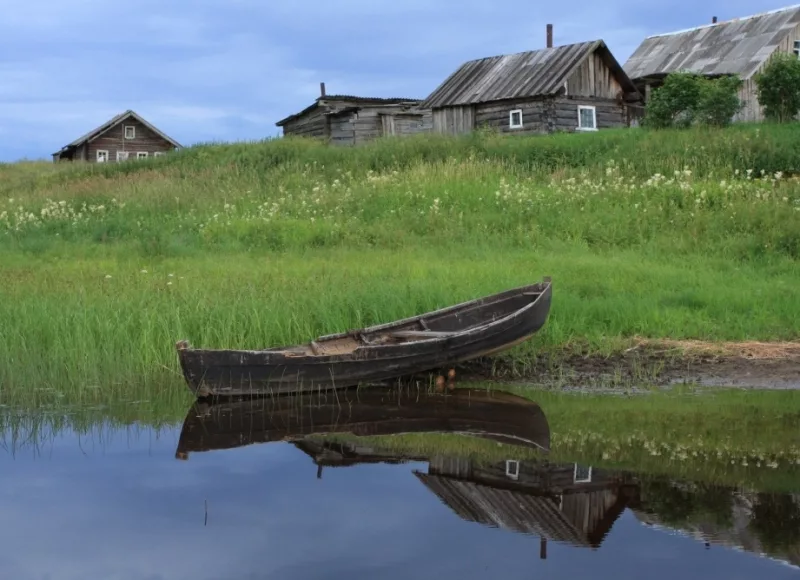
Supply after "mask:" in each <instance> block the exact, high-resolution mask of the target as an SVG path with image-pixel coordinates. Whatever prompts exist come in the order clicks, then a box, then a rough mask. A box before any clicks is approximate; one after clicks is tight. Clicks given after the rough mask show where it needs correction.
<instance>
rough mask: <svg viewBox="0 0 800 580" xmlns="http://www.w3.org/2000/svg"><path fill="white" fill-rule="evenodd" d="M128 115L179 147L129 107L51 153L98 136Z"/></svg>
mask: <svg viewBox="0 0 800 580" xmlns="http://www.w3.org/2000/svg"><path fill="white" fill-rule="evenodd" d="M128 117H133V118H134V119H136V120H137V121H139V122H140V123H141V124H142V125H144V126H145V127H147V128H148V129H150V130H151V131H152V132H153V133H155V134H156V135H158V136H159V137H161V138H162V139H165V140H167V141H169V142H170V143H172V144H173V145H174V146H175V147H178V148H180V147H181V144H180V143H178V142H177V141H175V139H173V138H172V137H170V136H168V135H166V134H165V133H164V132H162V131H160V130H158V129H157V128H156V127H154V126H153V125H151V124H150V123H148V122H147V121H146V120H144V119H143V118H142V117H141V116H139V115H138V114H137V113H136V112H135V111H133V110H131V109H128V110H127V111H123V112H122V113H120V114H119V115H116V116H115V117H113V118H111V119H109V120H108V121H106V122H105V123H103V124H102V125H100V126H99V127H97V128H95V129H92V130H91V131H89V132H88V133H86V134H84V135H81V136H80V137H78V138H77V139H75V140H74V141H72V142H71V143H67V144H66V145H64V146H63V147H62V148H61V149H59V150H58V151H56V152H55V153H53V155H58V154H59V153H61V152H62V151H66V150H67V149H69V148H70V147H78V146H79V145H82V144H83V143H85V142H87V141H89V140H91V139H94V138H95V137H98V136H99V135H100V134H101V133H104V132H106V131H108V130H109V129H111V128H112V127H114V126H116V125H117V124H118V123H121V122H122V121H124V120H125V119H127V118H128Z"/></svg>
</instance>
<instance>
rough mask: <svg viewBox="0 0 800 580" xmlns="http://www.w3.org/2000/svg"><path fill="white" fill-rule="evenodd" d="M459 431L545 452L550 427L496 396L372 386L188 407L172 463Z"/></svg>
mask: <svg viewBox="0 0 800 580" xmlns="http://www.w3.org/2000/svg"><path fill="white" fill-rule="evenodd" d="M333 433H349V434H352V435H357V436H364V435H396V434H401V433H459V434H467V435H471V436H476V437H482V438H486V439H491V440H494V441H498V442H502V443H509V444H513V445H522V446H526V447H530V448H535V449H541V450H549V448H550V427H549V425H548V423H547V417H546V416H545V414H544V412H543V411H542V409H541V408H540V407H539V405H538V404H537V403H535V402H533V401H530V400H528V399H525V398H524V397H519V396H517V395H514V394H511V393H506V392H502V391H497V392H492V391H487V390H485V389H466V388H465V389H456V390H454V391H446V392H444V393H436V392H431V391H428V390H425V389H416V388H408V387H406V388H395V387H380V386H379V387H372V388H368V389H349V390H343V391H335V392H333V393H322V394H314V393H297V394H290V395H281V396H276V397H263V398H257V399H252V398H248V399H244V400H238V401H233V400H225V401H219V402H214V403H208V402H205V401H195V403H194V404H193V405H192V407H191V408H190V409H189V411H188V413H187V414H186V418H185V420H184V423H183V428H182V429H181V434H180V438H179V440H178V448H177V450H176V457H178V458H180V459H186V458H188V455H189V453H190V452H197V451H212V450H219V449H231V448H235V447H242V446H245V445H251V444H255V443H267V442H270V441H298V440H302V439H304V438H306V437H308V436H309V435H320V434H322V435H324V434H333Z"/></svg>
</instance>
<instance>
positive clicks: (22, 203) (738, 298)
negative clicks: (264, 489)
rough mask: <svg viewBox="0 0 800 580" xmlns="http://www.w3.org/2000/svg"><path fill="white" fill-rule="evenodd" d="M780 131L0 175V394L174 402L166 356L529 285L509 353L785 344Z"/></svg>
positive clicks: (465, 140)
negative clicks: (534, 289) (685, 343)
mask: <svg viewBox="0 0 800 580" xmlns="http://www.w3.org/2000/svg"><path fill="white" fill-rule="evenodd" d="M793 129H794V128H793V127H782V126H767V125H765V126H747V125H745V126H740V127H733V128H729V129H726V130H705V129H703V130H700V129H698V130H694V131H683V132H681V131H663V132H648V131H644V130H641V131H640V130H636V131H608V132H606V131H603V132H600V133H598V134H596V135H556V136H547V137H526V138H507V137H498V136H496V135H492V134H480V133H478V134H474V135H469V136H466V137H462V138H445V137H440V136H432V135H427V136H420V137H415V138H411V139H400V140H396V139H390V140H385V141H378V142H376V143H374V144H371V145H367V146H364V147H358V148H336V147H325V146H323V145H320V144H318V143H315V142H313V141H308V140H302V139H285V140H274V141H266V142H263V143H245V144H216V145H215V144H212V145H206V146H198V147H193V148H188V149H186V150H183V151H181V152H177V153H175V154H173V155H168V156H165V157H162V158H158V159H151V160H146V161H131V162H128V163H124V164H105V165H93V164H81V163H75V164H60V165H59V166H54V165H53V164H37V163H20V164H6V165H0V357H2V359H1V360H3V361H4V364H3V365H0V385H1V386H0V403H5V404H17V403H24V404H33V405H51V404H55V403H59V402H63V403H64V404H72V403H80V404H90V405H95V404H104V403H107V402H108V401H109V400H114V399H118V398H120V397H121V398H122V399H124V400H131V399H148V398H151V396H152V395H153V394H154V393H158V392H159V390H161V389H165V388H167V389H170V388H182V386H181V379H180V377H179V376H178V375H177V361H176V357H175V353H174V350H173V348H174V347H173V345H174V343H175V341H176V340H178V339H182V338H186V339H189V340H190V341H191V342H192V343H193V344H195V345H198V346H206V347H212V348H213V347H217V348H226V347H234V348H236V347H247V348H259V347H264V346H275V345H279V344H284V343H292V342H301V341H306V340H308V339H309V338H312V337H313V336H315V335H319V334H324V333H328V332H336V331H340V330H345V329H347V328H355V327H359V326H364V325H367V324H372V323H377V322H385V321H389V320H392V319H395V318H398V317H401V316H407V315H411V314H415V313H419V312H421V311H425V310H430V309H433V308H437V307H440V306H444V305H447V304H451V303H453V302H456V301H460V300H466V299H470V298H474V297H477V296H480V295H483V294H486V293H491V292H495V291H498V290H502V289H505V288H507V287H510V286H514V285H521V284H526V283H529V282H532V281H536V280H538V279H539V278H541V277H542V276H545V275H549V276H552V278H553V283H554V301H553V308H552V312H551V318H550V319H549V321H548V322H547V324H546V326H545V328H544V329H543V332H542V333H541V335H539V336H537V337H536V338H535V340H533V341H531V342H530V343H528V344H525V345H522V346H520V347H518V348H517V349H515V350H514V351H513V352H512V353H511V356H512V357H514V358H515V359H517V360H520V361H522V362H523V363H524V361H525V360H526V359H529V358H530V355H531V354H532V353H534V352H548V351H556V350H558V349H563V348H577V347H580V348H584V349H590V350H594V351H598V352H613V351H615V350H619V349H622V348H625V347H626V346H628V344H629V340H630V339H631V338H632V337H634V336H643V337H648V338H673V339H681V338H686V339H688V338H697V339H703V340H710V341H720V340H744V339H757V340H765V341H766V340H791V339H795V338H797V336H798V334H800V316H798V311H800V301H798V300H797V296H798V295H797V292H796V290H795V288H797V287H798V283H799V282H800V269H798V263H797V259H798V257H800V188H798V185H797V181H796V180H794V179H793V178H788V175H789V174H790V173H793V172H795V171H796V170H797V167H795V165H796V164H797V163H798V161H797V159H798V158H800V157H798V155H797V154H798V153H800V136H798V135H797V132H796V131H794V130H793Z"/></svg>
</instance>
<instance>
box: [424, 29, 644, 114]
mask: <svg viewBox="0 0 800 580" xmlns="http://www.w3.org/2000/svg"><path fill="white" fill-rule="evenodd" d="M598 50H599V51H600V52H601V53H602V54H603V57H604V59H605V61H606V65H607V66H608V67H609V68H610V69H611V70H612V71H613V72H614V74H615V75H616V76H617V78H618V79H619V81H620V83H621V84H622V86H623V87H624V88H625V89H626V90H628V91H630V92H635V91H636V89H635V87H634V86H633V83H632V82H631V80H630V79H629V78H628V77H627V76H626V75H625V71H624V70H623V69H622V67H621V66H620V64H619V63H618V62H617V60H616V59H615V58H614V55H613V54H611V51H610V50H609V49H608V47H607V46H606V43H605V42H603V40H592V41H588V42H579V43H575V44H565V45H562V46H556V47H553V48H543V49H540V50H530V51H526V52H518V53H514V54H507V55H501V56H492V57H487V58H479V59H476V60H471V61H468V62H465V63H464V64H462V65H461V66H460V67H459V68H458V69H457V70H456V71H455V72H454V73H453V74H451V75H450V76H449V77H447V79H445V81H444V82H443V83H442V84H441V85H439V87H438V88H436V90H434V91H433V92H432V93H431V94H430V96H428V98H427V99H425V100H424V101H423V102H422V104H421V105H420V106H421V107H425V108H437V107H452V106H457V105H472V104H476V103H486V102H490V101H500V100H505V99H518V98H526V97H536V96H545V95H554V94H556V93H557V92H558V91H560V90H561V89H562V88H563V86H564V82H566V80H567V79H568V78H569V77H570V75H571V74H572V73H573V71H574V70H575V69H576V68H577V67H578V66H580V65H581V64H582V63H583V62H584V60H586V59H587V58H589V56H590V55H591V54H593V53H594V52H595V51H598Z"/></svg>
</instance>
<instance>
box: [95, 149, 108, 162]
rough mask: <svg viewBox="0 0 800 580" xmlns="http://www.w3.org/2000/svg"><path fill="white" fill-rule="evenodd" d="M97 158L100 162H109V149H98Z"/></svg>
mask: <svg viewBox="0 0 800 580" xmlns="http://www.w3.org/2000/svg"><path fill="white" fill-rule="evenodd" d="M96 159H97V162H98V163H107V162H108V150H107V149H98V150H97V154H96Z"/></svg>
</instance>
